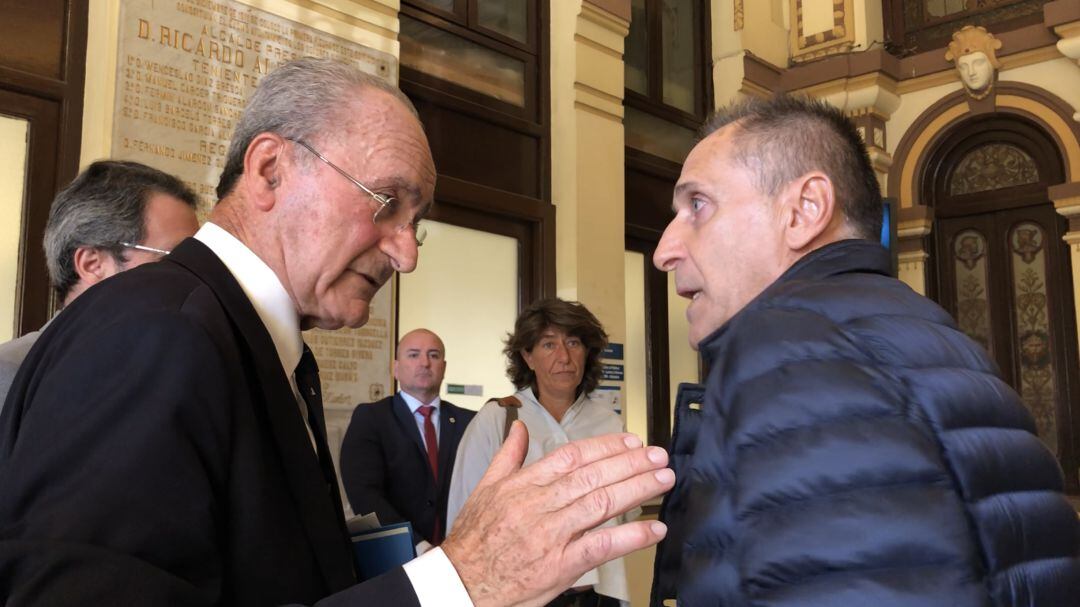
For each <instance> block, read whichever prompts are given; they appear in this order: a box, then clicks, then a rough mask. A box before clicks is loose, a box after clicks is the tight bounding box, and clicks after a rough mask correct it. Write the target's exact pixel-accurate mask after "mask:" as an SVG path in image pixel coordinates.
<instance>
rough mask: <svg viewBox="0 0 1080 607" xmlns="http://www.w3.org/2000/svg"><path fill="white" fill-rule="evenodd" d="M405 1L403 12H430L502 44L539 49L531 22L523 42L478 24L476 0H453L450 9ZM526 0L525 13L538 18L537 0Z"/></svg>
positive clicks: (535, 51)
mask: <svg viewBox="0 0 1080 607" xmlns="http://www.w3.org/2000/svg"><path fill="white" fill-rule="evenodd" d="M405 2H406V3H407V4H405V3H403V4H402V7H401V8H402V11H403V12H405V10H406V9H409V13H411V12H412V11H413V10H416V11H423V12H427V13H431V14H432V15H435V16H438V17H441V18H442V19H444V20H446V21H450V22H452V23H457V24H459V25H461V26H463V27H466V28H469V29H471V30H474V31H478V32H482V33H483V34H484V35H486V36H488V37H489V38H494V39H495V40H498V41H500V42H502V43H504V44H507V45H510V46H515V47H518V48H520V49H521V50H523V51H530V52H532V53H534V54H536V53H537V51H538V50H539V46H540V45H539V40H538V38H539V36H538V34H537V32H538V30H539V28H535V27H531V25H532V24H529V25H528V26H526V28H525V31H526V36H527V40H526V41H525V42H522V41H520V40H516V39H514V38H511V37H510V36H507V35H505V34H503V33H501V32H498V31H495V30H492V29H488V28H486V27H483V26H482V25H480V20H479V15H480V11H479V9H478V7H477V2H478V0H454V10H452V11H445V10H442V9H440V8H437V7H435V6H432V5H430V4H427V3H425V2H424V0H405ZM527 2H528V3H527V5H526V7H525V13H526V15H527V16H530V17H531V16H536V17H537V18H540V15H539V14H538V13H537V12H536V9H537V4H536V3H537V0H527ZM409 13H407V14H409Z"/></svg>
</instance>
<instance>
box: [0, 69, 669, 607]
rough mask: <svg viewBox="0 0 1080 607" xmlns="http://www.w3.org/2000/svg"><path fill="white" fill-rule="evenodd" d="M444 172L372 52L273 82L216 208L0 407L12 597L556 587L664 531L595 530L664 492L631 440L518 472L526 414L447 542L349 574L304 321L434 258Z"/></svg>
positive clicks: (41, 351)
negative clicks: (426, 232) (391, 565)
mask: <svg viewBox="0 0 1080 607" xmlns="http://www.w3.org/2000/svg"><path fill="white" fill-rule="evenodd" d="M434 189H435V167H434V165H433V162H432V158H431V152H430V149H429V147H428V144H427V138H426V136H425V135H424V132H423V128H422V126H421V124H420V122H419V120H418V118H417V114H416V111H415V108H413V107H412V104H411V103H410V102H409V100H408V99H407V98H406V97H405V96H404V95H403V94H402V93H401V92H400V91H399V90H398V89H397V88H396V87H394V86H393V85H390V84H387V83H386V82H385V81H383V80H380V79H378V78H375V77H372V76H369V75H366V74H364V73H363V72H361V71H360V70H359V69H358V68H357V67H355V66H353V65H348V64H343V63H338V62H334V61H330V60H318V59H310V58H309V59H303V60H297V61H293V62H289V63H287V64H284V65H283V66H281V67H279V68H277V69H276V70H275V71H274V72H272V73H270V74H268V75H266V76H265V77H264V78H263V79H262V80H261V81H260V84H259V87H258V89H257V90H256V91H255V93H254V95H253V96H252V98H251V99H250V100H249V101H248V104H247V106H246V107H245V110H244V113H243V114H242V116H241V117H240V119H239V120H238V122H237V125H236V131H235V133H234V134H233V139H232V142H231V144H230V148H229V153H228V157H227V160H226V166H225V169H224V171H223V173H222V176H221V180H220V182H219V185H218V196H219V198H220V201H219V202H218V204H217V206H216V207H215V209H214V211H213V212H212V213H211V215H210V217H209V219H208V221H207V223H206V224H205V225H204V226H203V227H202V228H201V229H200V230H199V232H198V233H197V234H196V235H195V237H194V238H192V239H188V240H185V241H184V242H182V243H181V244H180V245H179V246H178V247H176V248H175V249H174V250H173V251H172V253H171V254H170V255H169V256H168V257H167V258H166V259H165V260H163V261H162V262H161V263H156V264H147V265H144V266H142V267H139V268H136V269H134V270H131V271H129V272H124V273H122V274H120V275H118V276H116V277H114V278H112V279H110V280H108V281H104V282H102V283H101V284H100V285H97V286H96V287H94V288H92V289H90V290H88V291H87V292H86V293H84V294H83V295H81V296H80V297H79V298H78V299H77V300H76V301H75V302H73V303H72V305H71V306H69V307H68V308H67V309H65V310H64V312H63V313H61V314H60V315H59V316H58V317H57V318H56V320H55V321H54V322H53V323H52V324H51V325H50V326H49V327H48V328H47V329H46V330H45V331H44V332H43V333H42V335H41V338H40V339H39V340H38V342H37V344H35V346H34V348H33V349H31V351H30V354H29V357H28V359H27V362H26V364H25V365H24V366H23V368H22V369H21V370H20V372H19V374H18V375H17V376H16V378H15V382H14V384H13V386H12V390H11V394H10V396H9V399H8V405H7V407H5V409H4V411H3V413H2V414H0V487H2V488H3V489H2V490H0V604H8V605H13V606H14V605H50V606H53V605H57V606H63V605H87V604H90V605H95V604H100V605H260V606H266V605H279V604H284V603H314V602H316V601H319V603H320V604H321V605H358V606H362V605H371V606H373V605H390V604H392V605H403V606H408V605H423V606H425V607H426V606H428V605H474V604H475V605H476V606H477V607H486V606H489V605H490V606H497V605H511V604H541V603H543V602H545V601H546V600H549V599H550V598H552V597H554V596H556V595H557V594H558V593H559V592H560V591H561V590H562V589H565V588H566V587H567V586H569V584H571V583H573V581H574V580H575V579H577V577H579V576H580V575H581V573H582V572H584V571H587V570H589V569H591V568H594V567H596V566H597V565H598V564H599V563H601V562H604V561H607V560H610V559H612V558H617V557H619V556H622V555H624V554H626V553H628V552H630V551H633V550H637V549H639V548H642V547H646V546H649V545H652V544H655V543H656V542H657V541H659V540H660V539H661V538H662V537H663V535H664V531H665V527H664V526H663V525H662V524H660V523H657V522H651V523H648V522H641V523H631V524H627V525H622V526H619V527H615V528H605V529H604V530H601V531H594V532H591V533H588V534H587V535H586V533H585V532H586V531H587V530H589V529H591V528H593V527H595V526H596V525H597V524H599V523H600V522H601V521H603V520H606V519H608V518H611V517H612V516H614V515H616V514H618V513H620V512H623V511H625V510H628V509H630V508H632V507H634V506H636V505H637V504H639V503H641V502H642V501H644V500H647V499H651V498H652V497H654V496H656V495H659V494H660V493H662V492H663V491H666V490H667V489H668V488H670V487H671V486H672V484H673V482H674V476H673V474H672V473H671V471H670V470H668V469H666V468H665V467H664V466H665V465H666V463H667V455H666V453H665V452H664V451H663V450H662V449H657V448H654V447H648V448H646V447H643V446H642V444H641V441H640V440H638V439H636V438H634V437H631V436H628V435H609V436H606V437H600V438H597V439H590V440H587V441H579V442H577V443H574V444H571V445H567V446H566V447H565V448H563V449H561V450H560V452H558V453H556V454H553V456H551V457H549V458H546V459H545V460H541V461H540V462H537V463H535V464H532V465H530V466H529V467H527V468H521V463H522V461H523V459H524V456H525V453H526V450H527V448H528V436H527V431H526V430H525V428H524V426H522V425H521V424H518V425H517V427H515V428H513V429H512V430H511V432H510V435H509V436H508V437H507V440H506V442H505V444H504V448H503V450H502V451H500V453H499V454H498V455H497V456H496V457H495V459H494V461H493V462H492V465H491V467H490V469H489V472H488V474H487V476H485V478H484V479H483V480H482V481H481V483H480V484H479V485H478V487H477V489H476V491H474V493H473V495H472V497H471V498H470V501H469V502H467V503H466V505H465V508H464V509H463V510H462V514H461V515H460V517H459V519H458V521H459V522H458V524H457V525H455V530H454V533H453V534H452V535H451V536H450V537H449V538H447V540H446V541H445V542H444V543H443V544H442V546H441V547H440V548H435V549H433V550H431V551H429V552H427V553H425V554H424V555H423V556H421V557H420V558H418V559H415V560H414V561H412V562H410V563H408V564H406V565H405V566H404V567H402V568H397V569H395V570H392V571H391V572H389V573H387V574H385V575H383V576H380V577H378V578H375V579H374V580H369V581H366V582H365V583H363V584H359V585H355V583H356V581H357V580H356V576H355V570H354V565H353V559H352V555H351V552H350V545H349V541H348V538H347V536H346V532H345V528H344V518H343V515H342V511H341V510H342V508H341V499H340V495H339V492H338V486H337V482H336V479H335V476H334V472H333V464H332V462H331V458H330V454H329V452H328V448H327V443H326V428H325V423H324V421H323V412H322V403H321V397H320V394H319V382H318V376H317V367H316V366H315V361H314V358H313V357H312V356H311V354H310V351H309V350H308V349H307V348H306V346H304V344H303V340H302V337H301V333H300V330H301V329H304V328H309V327H316V326H317V327H321V328H324V329H336V328H339V327H342V326H346V325H347V326H350V327H358V326H362V325H363V324H364V323H365V322H366V321H367V317H368V306H369V304H370V301H371V299H372V297H373V296H374V295H375V293H376V292H377V291H378V289H379V288H380V287H381V286H382V285H383V284H385V283H386V281H387V280H389V279H390V277H391V276H392V275H393V273H394V272H395V271H398V272H410V271H412V270H413V269H414V268H415V266H416V260H417V253H418V250H417V247H418V242H417V240H416V236H417V234H416V226H417V223H418V222H419V221H420V219H421V218H422V217H423V216H424V215H425V213H426V212H427V211H428V209H429V207H430V205H431V203H432V200H433V198H434Z"/></svg>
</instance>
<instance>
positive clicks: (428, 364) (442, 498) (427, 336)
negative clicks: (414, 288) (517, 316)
mask: <svg viewBox="0 0 1080 607" xmlns="http://www.w3.org/2000/svg"><path fill="white" fill-rule="evenodd" d="M445 373H446V348H445V346H444V345H443V342H442V340H441V339H439V336H438V335H436V334H435V333H433V332H431V331H429V330H427V329H415V330H413V331H409V332H408V333H406V334H405V336H404V337H402V338H401V341H400V342H398V346H397V353H396V356H395V358H394V378H395V379H396V380H397V382H398V387H399V390H398V392H397V393H396V394H394V395H393V396H388V397H386V398H384V399H382V400H380V401H378V402H375V403H367V404H361V405H359V406H357V407H356V410H354V411H353V416H352V421H350V422H349V429H348V430H347V431H346V432H345V440H344V441H342V443H341V484H342V485H343V486H344V487H345V495H346V496H348V498H349V505H351V506H352V509H353V512H355V513H357V514H367V513H368V512H374V513H375V514H377V515H378V516H379V522H381V523H383V524H387V523H400V522H404V521H408V522H410V523H412V526H413V531H414V532H415V533H416V539H417V540H418V541H419V540H423V541H426V542H428V543H429V544H431V545H433V546H438V545H439V544H441V543H442V540H443V537H444V536H445V534H446V501H447V495H448V494H449V492H450V478H451V473H452V472H453V470H454V457H455V456H456V455H457V448H458V443H459V442H461V435H462V434H464V433H465V426H467V425H468V423H469V422H470V421H471V420H472V418H473V415H475V413H474V412H472V411H469V410H468V409H462V408H461V407H458V406H456V405H454V404H453V403H450V402H448V401H445V400H442V399H441V398H439V389H440V388H441V387H442V381H443V375H444V374H445Z"/></svg>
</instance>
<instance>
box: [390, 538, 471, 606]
mask: <svg viewBox="0 0 1080 607" xmlns="http://www.w3.org/2000/svg"><path fill="white" fill-rule="evenodd" d="M404 569H405V575H407V576H409V581H410V582H412V585H413V590H414V591H416V598H417V599H418V600H419V601H420V607H473V603H472V599H470V598H469V592H468V591H467V590H465V584H462V583H461V578H460V577H458V574H457V570H456V569H454V565H453V563H451V562H450V559H448V558H447V557H446V553H444V552H443V551H442V548H435V549H433V550H429V551H427V552H425V553H424V554H422V555H421V556H419V557H417V558H415V559H413V560H411V561H409V562H408V563H405V565H404Z"/></svg>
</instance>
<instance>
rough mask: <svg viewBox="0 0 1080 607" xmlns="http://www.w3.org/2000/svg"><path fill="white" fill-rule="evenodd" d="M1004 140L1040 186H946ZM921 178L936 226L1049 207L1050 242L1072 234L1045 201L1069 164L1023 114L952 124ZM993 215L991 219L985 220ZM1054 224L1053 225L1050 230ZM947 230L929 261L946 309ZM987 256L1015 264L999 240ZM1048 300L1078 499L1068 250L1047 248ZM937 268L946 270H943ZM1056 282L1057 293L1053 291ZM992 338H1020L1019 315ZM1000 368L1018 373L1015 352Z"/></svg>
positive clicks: (1078, 394)
mask: <svg viewBox="0 0 1080 607" xmlns="http://www.w3.org/2000/svg"><path fill="white" fill-rule="evenodd" d="M991 142H994V143H997V142H1004V143H1009V144H1011V145H1014V146H1016V147H1019V148H1020V149H1022V150H1024V151H1025V152H1026V153H1027V154H1029V155H1030V156H1031V157H1032V159H1033V160H1034V162H1035V164H1036V166H1038V167H1039V171H1040V175H1039V176H1040V181H1039V182H1038V183H1034V184H1027V185H1021V186H1014V187H1010V188H1004V189H999V190H993V191H990V192H978V193H971V194H963V195H956V196H953V195H950V194H949V192H948V191H947V189H946V188H947V187H948V184H949V181H950V177H951V174H950V172H951V171H952V170H953V169H955V168H956V166H957V165H958V163H959V161H960V160H961V159H962V158H963V157H964V156H965V155H966V154H967V153H968V152H970V151H971V150H972V149H974V148H976V147H978V146H980V145H984V144H987V143H991ZM923 175H924V177H923V180H922V190H921V194H922V200H924V201H926V203H927V204H929V205H931V206H933V208H934V215H935V221H948V220H949V219H952V218H957V217H965V216H971V215H976V214H983V213H990V212H1005V213H1008V212H1009V211H1017V210H1021V209H1024V208H1025V207H1033V206H1041V207H1043V208H1044V209H1046V210H1049V212H1050V213H1049V216H1050V217H1051V218H1052V220H1053V221H1054V222H1055V223H1056V224H1057V226H1054V227H1056V229H1057V230H1058V231H1059V232H1060V233H1059V234H1057V235H1055V234H1054V233H1053V232H1054V230H1050V231H1049V232H1048V233H1047V234H1046V238H1047V241H1048V242H1060V240H1058V237H1059V236H1060V235H1063V234H1064V233H1065V231H1067V223H1066V221H1065V218H1063V217H1060V216H1058V215H1056V213H1054V212H1053V209H1052V205H1051V203H1050V202H1049V198H1048V196H1047V188H1048V187H1049V186H1051V185H1056V184H1060V183H1062V182H1063V181H1064V179H1065V167H1064V164H1063V160H1062V157H1061V154H1060V152H1059V150H1058V147H1057V143H1056V142H1055V140H1054V138H1053V137H1052V136H1051V135H1050V134H1049V133H1047V132H1045V131H1044V130H1043V129H1042V128H1041V127H1040V126H1039V125H1038V124H1037V123H1036V122H1035V121H1033V120H1030V119H1027V118H1025V117H1023V116H1019V115H1006V116H1002V115H1000V114H985V115H982V116H975V117H973V118H971V119H969V120H966V121H964V122H963V123H961V124H959V125H957V126H956V127H954V128H953V129H952V130H951V131H950V132H949V133H947V134H946V135H945V136H944V137H942V138H941V140H940V142H939V143H938V144H937V145H936V146H935V148H934V149H933V150H932V151H931V152H930V154H929V155H928V157H927V163H926V170H925V172H924V174H923ZM987 217H988V218H990V217H992V216H990V215H987ZM1050 227H1051V226H1048V228H1050ZM945 238H946V233H945V230H944V229H941V228H940V226H935V229H934V236H933V238H931V239H930V240H931V241H932V243H931V247H932V250H931V258H932V259H935V260H938V262H937V263H935V264H933V266H932V267H931V268H929V269H930V270H931V271H930V272H928V273H929V274H930V280H931V281H932V283H933V284H934V286H935V289H934V290H935V296H936V299H937V301H938V302H939V303H941V304H942V305H943V307H945V308H946V309H950V310H952V309H955V307H956V306H955V301H954V299H955V297H954V294H953V289H952V283H953V282H954V281H953V277H952V271H951V270H950V269H949V267H948V264H946V263H944V260H945V259H950V260H951V259H952V255H950V254H948V253H949V251H948V249H947V247H948V243H947V242H945ZM987 254H988V256H989V258H990V260H991V263H992V265H993V266H994V267H996V268H999V270H998V271H1000V272H1004V271H1007V268H1009V267H1011V266H1010V265H1009V263H1008V261H1009V260H1008V254H1007V252H1005V251H1004V250H1001V247H1000V246H997V245H996V244H995V243H988V250H987ZM1046 255H1047V274H1048V278H1049V280H1048V285H1047V289H1048V295H1049V299H1050V301H1049V302H1048V304H1049V306H1050V310H1051V313H1052V314H1054V313H1056V314H1055V316H1057V317H1058V318H1060V319H1061V323H1062V324H1061V326H1060V328H1059V329H1060V330H1059V331H1058V332H1057V333H1056V334H1054V335H1051V348H1052V351H1053V354H1052V356H1053V360H1054V362H1055V365H1056V366H1057V368H1058V369H1059V370H1060V373H1061V387H1062V389H1063V390H1064V391H1065V394H1066V395H1067V396H1068V398H1067V399H1063V400H1064V401H1065V402H1064V403H1062V404H1060V405H1059V407H1058V410H1057V417H1058V420H1059V422H1060V427H1059V429H1058V437H1057V438H1058V441H1059V444H1060V446H1061V465H1062V468H1063V469H1064V471H1065V489H1066V491H1067V492H1068V493H1070V494H1072V495H1078V494H1080V472H1078V470H1080V369H1077V368H1076V366H1075V365H1070V364H1069V361H1076V360H1078V359H1080V355H1078V353H1077V342H1076V338H1075V336H1076V325H1075V321H1076V318H1075V315H1074V314H1071V313H1070V310H1072V309H1073V307H1074V306H1075V304H1076V302H1074V301H1073V291H1072V289H1068V288H1064V287H1065V286H1067V285H1069V284H1070V282H1071V272H1070V262H1069V256H1068V250H1067V247H1064V246H1061V245H1059V246H1057V247H1049V246H1048V247H1047V251H1046ZM939 268H942V269H940V270H939ZM1051 285H1053V287H1056V288H1058V289H1060V291H1058V292H1056V293H1055V292H1052V291H1051V288H1052V287H1051ZM990 288H991V289H992V292H991V294H990V297H991V298H992V299H997V300H1002V299H1008V298H1009V297H1010V296H1009V294H1008V293H1007V292H1006V291H1005V290H1004V283H1003V282H1001V281H998V286H997V287H996V290H995V287H994V285H993V284H992V285H990ZM990 322H991V329H990V330H991V333H992V334H996V335H1001V334H1003V333H1004V334H1008V335H1015V318H1014V311H1013V310H1011V308H1010V310H1009V314H1008V315H1007V316H1006V317H1004V318H1001V317H992V318H991V321H990ZM998 363H999V365H1001V367H1002V369H1003V370H1004V371H1006V372H1007V373H1008V374H1009V375H1010V376H1014V375H1015V374H1016V363H1015V356H1014V353H1013V352H1000V353H999V355H998Z"/></svg>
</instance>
